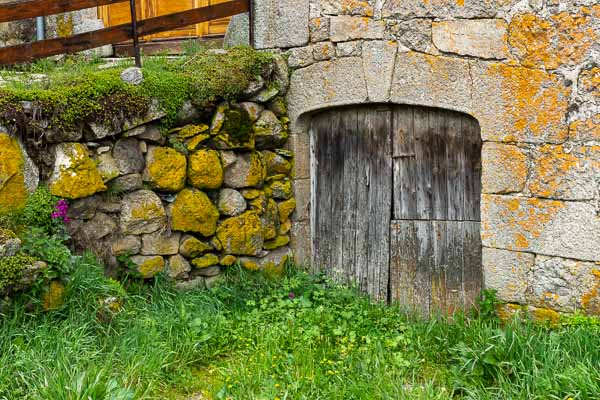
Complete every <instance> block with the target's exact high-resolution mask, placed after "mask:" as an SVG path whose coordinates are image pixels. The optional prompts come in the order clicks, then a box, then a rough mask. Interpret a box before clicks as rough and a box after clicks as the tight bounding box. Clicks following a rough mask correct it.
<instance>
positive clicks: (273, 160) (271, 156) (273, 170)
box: [261, 150, 292, 176]
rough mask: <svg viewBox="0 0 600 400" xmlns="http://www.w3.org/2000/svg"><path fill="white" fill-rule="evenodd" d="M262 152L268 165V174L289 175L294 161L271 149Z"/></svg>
mask: <svg viewBox="0 0 600 400" xmlns="http://www.w3.org/2000/svg"><path fill="white" fill-rule="evenodd" d="M261 153H262V155H263V158H264V160H265V164H266V166H267V176H274V175H279V174H283V175H288V174H289V173H290V171H291V170H292V163H290V162H289V161H288V160H286V159H285V158H283V157H282V156H280V155H279V154H277V153H274V152H272V151H269V150H263V151H262V152H261Z"/></svg>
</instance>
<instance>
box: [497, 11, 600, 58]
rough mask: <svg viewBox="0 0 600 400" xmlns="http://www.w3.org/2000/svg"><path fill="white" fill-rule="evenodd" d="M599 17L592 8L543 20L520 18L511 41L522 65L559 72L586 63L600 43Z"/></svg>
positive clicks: (512, 29)
mask: <svg viewBox="0 0 600 400" xmlns="http://www.w3.org/2000/svg"><path fill="white" fill-rule="evenodd" d="M598 13H599V11H598V10H596V16H594V15H593V11H592V10H591V9H590V8H589V7H581V8H578V9H577V11H575V12H573V13H569V12H561V13H560V14H555V15H550V16H549V17H542V16H538V15H535V14H531V13H526V14H519V15H516V16H515V17H514V18H513V19H512V21H511V24H510V29H509V42H510V44H511V46H512V47H513V48H514V50H515V51H516V53H517V54H518V56H519V58H520V60H521V64H522V65H523V66H525V67H530V68H545V69H547V70H548V69H556V68H558V67H560V66H563V65H566V66H571V65H575V64H578V63H580V62H582V61H583V60H584V59H585V57H586V56H587V55H589V54H590V52H591V50H592V48H593V46H594V43H597V42H598V35H599V33H598V30H597V28H596V30H594V27H593V25H594V20H597V18H598Z"/></svg>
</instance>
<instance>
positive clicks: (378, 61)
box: [255, 0, 600, 314]
mask: <svg viewBox="0 0 600 400" xmlns="http://www.w3.org/2000/svg"><path fill="white" fill-rule="evenodd" d="M256 3H257V4H256V8H257V22H256V23H257V26H256V27H255V32H256V35H257V37H256V43H257V46H258V47H260V48H278V49H281V50H282V51H285V52H286V53H287V54H288V55H289V64H290V67H291V68H292V69H293V72H292V74H291V86H290V90H289V94H288V96H287V101H288V105H289V114H290V119H291V136H290V148H291V149H293V150H294V151H295V153H296V157H297V158H296V163H295V170H294V177H295V179H294V182H293V185H294V190H295V193H296V197H297V202H298V208H297V211H296V213H295V214H294V216H293V226H292V243H293V247H294V250H295V252H296V256H297V258H298V259H299V260H301V261H304V262H306V263H309V262H310V257H311V249H310V222H309V219H310V190H311V189H310V186H311V185H310V159H309V137H308V127H309V123H310V115H311V112H314V111H316V110H319V109H323V108H328V107H334V106H341V105H348V104H365V103H388V102H389V103H396V104H414V105H421V106H431V107H440V108H445V109H452V110H456V111H461V112H464V113H468V114H470V115H472V116H473V117H475V118H476V119H477V120H478V121H479V124H480V126H481V134H482V139H483V141H484V147H483V154H482V162H483V193H482V205H481V211H482V239H483V244H484V251H483V262H484V270H485V283H486V286H487V287H489V288H493V289H497V290H498V292H499V295H500V298H501V299H503V300H505V301H507V302H510V303H514V304H518V305H529V306H531V307H532V309H534V310H535V309H536V308H537V309H549V310H553V311H551V312H554V311H559V312H573V311H575V310H583V311H584V312H587V313H591V314H600V298H599V297H598V296H599V293H600V250H599V249H600V6H599V5H598V4H597V1H595V0H564V1H562V0H561V1H556V0H545V1H544V0H529V1H528V0H369V1H367V0H294V1H293V2H291V3H293V4H291V3H290V4H287V6H286V5H285V4H283V3H286V2H273V1H270V0H257V1H256ZM264 19H268V20H269V21H270V22H269V30H268V31H265V30H264V29H263V28H262V27H261V24H262V21H263V20H264ZM287 21H292V23H289V24H288V23H287Z"/></svg>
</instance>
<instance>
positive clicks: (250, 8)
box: [248, 0, 254, 48]
mask: <svg viewBox="0 0 600 400" xmlns="http://www.w3.org/2000/svg"><path fill="white" fill-rule="evenodd" d="M248 28H249V32H248V35H249V42H250V47H252V48H254V0H248Z"/></svg>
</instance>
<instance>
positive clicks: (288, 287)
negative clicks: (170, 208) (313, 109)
mask: <svg viewBox="0 0 600 400" xmlns="http://www.w3.org/2000/svg"><path fill="white" fill-rule="evenodd" d="M76 271H77V272H76V273H75V275H74V276H73V277H72V281H71V284H70V292H69V294H68V297H67V299H68V300H67V303H66V304H65V305H64V307H63V308H61V309H60V310H57V311H55V312H52V313H46V314H40V313H35V312H32V311H31V310H32V309H35V307H33V308H32V307H31V306H29V307H28V306H25V305H24V304H25V303H27V299H20V300H19V302H20V303H19V304H16V305H13V306H12V307H10V308H7V309H5V310H4V315H3V316H0V331H1V332H2V335H0V363H1V365H2V368H1V369H0V399H53V400H62V399H69V400H71V399H81V400H83V399H112V400H118V399H170V398H172V399H187V398H188V397H189V396H191V395H192V394H193V393H203V394H204V397H203V398H206V399H229V398H231V399H270V400H273V399H281V400H283V399H452V398H461V399H462V398H464V399H570V398H571V399H598V398H600V369H599V368H598V366H599V365H600V328H598V326H597V325H594V324H592V323H587V324H585V323H583V322H581V321H591V320H586V319H582V320H581V321H580V323H579V324H577V326H565V327H561V328H550V327H548V326H541V325H535V324H533V323H530V322H522V321H517V320H515V321H512V322H510V323H508V324H505V325H501V324H500V323H499V322H498V321H496V320H494V319H493V318H492V319H483V318H466V317H461V316H458V317H456V318H455V319H454V320H452V321H449V320H444V319H433V320H430V321H424V320H419V319H418V318H413V317H410V316H407V315H406V314H405V313H403V312H401V311H400V310H399V309H398V308H395V307H385V306H382V305H377V304H372V303H370V302H369V301H368V299H366V298H364V297H361V296H360V295H358V294H356V293H355V292H354V291H353V290H350V289H345V288H341V287H337V286H335V285H332V284H331V283H329V282H327V280H324V279H321V278H318V277H310V276H308V275H306V274H304V273H301V272H297V271H296V272H295V271H294V270H293V269H290V270H289V271H288V273H287V275H286V277H285V278H284V279H282V280H277V281H274V280H268V279H266V278H264V277H262V276H261V275H258V274H250V273H248V272H245V271H242V270H240V269H237V268H233V269H231V270H230V271H229V272H228V273H227V274H226V277H225V279H224V281H223V282H222V283H221V284H220V285H218V286H217V287H215V288H213V289H212V290H195V291H188V292H177V291H176V290H175V289H173V288H172V286H171V285H170V284H169V283H168V282H167V281H165V280H161V279H159V280H158V281H157V282H155V283H154V284H152V285H150V286H143V285H138V284H136V283H135V282H134V283H133V284H128V287H127V289H125V288H124V287H123V286H122V285H121V284H119V283H117V282H114V281H110V280H106V279H105V278H104V277H103V275H102V272H101V267H100V266H98V265H97V264H96V263H95V262H94V260H93V259H92V258H90V257H84V258H81V259H79V260H78V268H77V270H76ZM107 298H108V299H110V301H107V300H106V299H107ZM120 304H122V305H121V306H120V308H121V310H120V312H117V313H115V312H113V311H111V310H115V309H117V308H119V305H120ZM28 310H30V311H28Z"/></svg>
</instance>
